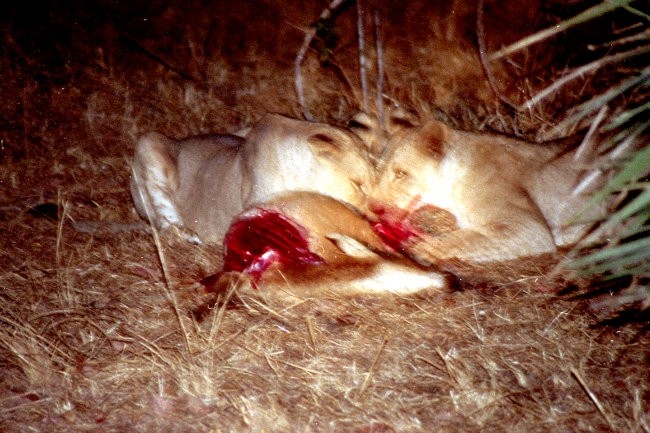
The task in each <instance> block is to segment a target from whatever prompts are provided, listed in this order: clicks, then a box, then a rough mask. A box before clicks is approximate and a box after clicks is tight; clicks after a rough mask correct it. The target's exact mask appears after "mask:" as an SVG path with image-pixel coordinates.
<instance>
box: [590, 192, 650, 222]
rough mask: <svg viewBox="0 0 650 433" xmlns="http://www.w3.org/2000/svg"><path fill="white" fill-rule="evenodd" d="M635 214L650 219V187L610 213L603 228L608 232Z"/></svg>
mask: <svg viewBox="0 0 650 433" xmlns="http://www.w3.org/2000/svg"><path fill="white" fill-rule="evenodd" d="M637 214H638V215H637ZM633 216H638V217H639V218H641V219H645V220H648V219H650V189H646V190H644V191H643V192H642V193H641V194H639V195H638V196H637V197H636V198H634V200H632V201H631V202H630V203H628V204H627V205H625V206H624V207H623V208H622V209H620V210H618V211H617V212H615V213H613V214H612V215H610V216H609V218H607V221H606V222H605V224H604V225H603V228H602V230H603V231H605V232H606V231H608V230H610V229H612V228H613V227H615V226H616V225H618V224H620V223H621V222H623V221H624V220H625V219H627V218H631V217H633Z"/></svg>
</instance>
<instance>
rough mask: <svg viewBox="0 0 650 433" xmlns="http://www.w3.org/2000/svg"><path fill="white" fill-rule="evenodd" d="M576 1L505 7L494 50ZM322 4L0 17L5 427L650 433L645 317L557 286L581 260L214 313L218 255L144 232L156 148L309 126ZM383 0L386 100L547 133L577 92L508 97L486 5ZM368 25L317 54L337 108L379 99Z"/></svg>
mask: <svg viewBox="0 0 650 433" xmlns="http://www.w3.org/2000/svg"><path fill="white" fill-rule="evenodd" d="M430 3H431V4H430ZM560 3H563V2H557V3H555V2H546V7H545V8H541V7H540V6H539V5H538V4H536V3H535V2H529V3H522V2H514V1H513V2H505V4H503V2H487V4H486V7H485V20H484V27H485V36H486V42H487V47H488V51H494V50H495V49H497V48H499V47H500V46H502V45H503V44H505V43H509V42H512V41H514V40H516V39H517V38H519V37H521V36H523V35H526V34H529V33H531V32H532V31H533V30H534V29H537V28H540V27H542V26H544V25H547V24H549V22H551V21H552V19H553V17H554V16H555V15H554V14H556V13H559V12H561V13H563V14H564V15H565V16H566V15H570V12H572V11H570V10H568V9H566V7H564V6H562V5H561V4H560ZM324 6H325V3H324V2H302V1H285V2H280V1H274V0H266V1H250V2H227V1H217V2H205V3H203V2H199V1H190V2H175V1H154V2H135V3H127V2H112V1H99V2H91V3H89V2H81V1H78V2H75V1H73V2H51V3H50V4H49V5H48V6H47V7H43V6H42V5H40V4H39V3H37V2H34V3H32V2H31V1H26V2H21V3H16V4H14V5H4V6H0V30H1V31H2V42H1V44H0V78H1V79H0V92H1V94H2V104H0V297H1V302H0V366H1V369H0V432H27V431H61V432H63V431H65V432H77V431H78V432H81V431H90V432H125V431H133V432H140V431H141V432H152V431H161V432H231V431H232V432H234V431H237V432H248V431H250V432H258V431H259V432H262V431H264V432H267V431H269V432H294V431H295V432H326V431H331V432H348V431H349V432H358V433H361V432H363V433H370V432H375V433H379V432H425V431H437V432H492V431H493V432H503V431H508V432H526V433H532V432H600V431H612V432H646V433H647V432H650V417H649V415H648V413H649V411H650V403H649V402H650V387H649V383H650V376H649V375H648V366H649V355H650V345H649V344H648V343H649V339H648V324H647V322H640V323H639V322H625V323H610V322H606V321H604V320H603V319H604V317H603V316H602V315H601V314H598V313H599V312H598V311H596V310H594V309H593V308H590V305H592V306H593V305H594V304H593V303H592V304H590V302H589V300H588V299H585V298H584V297H582V296H580V293H582V292H581V287H582V285H583V283H584V282H581V281H577V282H576V281H570V280H569V279H568V276H567V275H564V274H560V275H559V276H558V275H556V276H555V277H553V278H551V277H549V276H548V275H549V271H550V270H552V269H553V268H554V266H555V263H556V262H557V260H558V259H559V257H542V258H533V259H530V260H523V261H520V262H517V263H505V264H501V265H499V266H496V265H495V266H491V267H489V268H485V269H473V270H471V277H469V278H466V279H465V283H466V284H465V286H466V287H464V289H463V290H459V291H455V292H452V293H424V294H421V295H418V296H413V297H410V298H398V297H392V296H385V297H380V296H378V297H341V296H337V295H333V294H331V293H327V292H325V293H323V296H322V297H318V298H313V299H307V300H304V301H301V302H295V303H292V304H287V303H281V302H278V301H277V300H275V299H274V298H273V296H272V294H268V293H260V294H259V295H258V296H246V297H242V299H241V300H240V301H241V302H240V303H239V304H240V306H239V307H238V308H220V309H215V310H214V311H213V313H212V314H210V315H209V316H208V318H207V319H206V320H205V321H203V322H202V323H196V322H195V321H193V320H192V319H191V317H190V315H189V314H188V313H189V311H190V310H191V309H192V307H194V306H196V305H198V304H200V303H201V302H202V301H203V300H204V299H205V297H206V294H205V293H204V290H203V289H202V287H201V286H200V285H199V284H198V283H197V281H199V280H200V279H201V278H202V277H204V276H206V275H208V274H210V273H212V272H214V271H216V270H218V269H219V261H220V249H219V248H218V247H197V246H193V245H189V244H186V243H184V242H183V241H181V240H179V239H176V238H175V237H174V235H173V233H167V234H164V236H163V237H162V249H161V250H160V253H161V254H160V255H159V251H158V250H157V249H156V246H155V244H154V242H153V238H152V236H151V234H150V233H147V232H146V231H142V230H140V231H128V230H127V229H129V228H132V224H135V223H137V222H138V218H137V216H136V215H135V213H134V211H133V209H132V204H131V200H130V196H129V193H128V179H129V163H130V159H131V154H132V151H133V147H134V143H135V139H136V137H137V136H138V135H139V134H141V133H143V132H145V131H148V130H154V129H155V130H159V131H161V132H163V133H165V134H167V135H169V136H172V137H176V138H180V137H183V136H186V135H190V134H199V133H208V132H232V131H236V130H238V129H240V128H242V127H244V126H246V125H248V124H250V123H251V122H252V121H254V120H256V119H258V118H259V117H260V116H262V115H263V114H264V113H265V112H269V111H271V112H279V113H283V114H287V115H291V116H295V117H299V116H300V107H299V105H298V104H297V102H296V101H297V99H296V94H295V91H294V87H293V78H294V76H293V62H294V59H295V56H296V53H297V52H298V50H299V48H300V46H301V44H302V40H303V37H304V32H305V30H306V29H308V28H309V25H310V24H311V23H314V22H315V21H316V19H317V17H318V16H319V14H320V13H321V11H322V9H323V7H324ZM365 6H366V11H367V16H366V21H367V23H368V24H367V31H368V33H369V34H370V37H369V40H368V43H369V44H371V45H372V44H374V39H373V38H372V37H371V35H372V33H373V32H374V29H373V26H372V17H373V15H372V11H373V10H375V9H376V10H377V11H378V13H379V16H380V18H381V23H382V24H381V27H380V32H381V40H382V43H383V48H384V56H383V58H384V68H385V75H386V84H385V87H384V92H385V93H386V95H387V96H388V99H389V100H391V99H392V100H393V101H398V102H400V103H403V104H407V106H409V107H411V108H413V109H415V110H417V111H419V112H420V113H421V114H431V115H436V116H438V117H440V118H443V119H445V120H447V121H448V122H450V123H451V124H453V125H455V126H457V127H464V128H469V129H496V130H501V131H503V132H510V133H513V132H516V133H519V134H522V135H524V136H532V135H533V134H534V133H535V132H536V131H538V130H540V129H543V128H545V127H548V126H549V125H550V124H552V123H553V121H554V119H555V118H556V115H557V113H558V111H559V108H558V107H561V106H562V104H563V103H566V102H567V101H566V100H563V98H556V99H555V100H554V101H553V102H552V103H549V104H548V105H547V106H545V107H544V109H540V110H538V111H535V112H529V113H528V114H527V115H525V116H522V115H519V116H512V115H511V114H510V113H508V112H507V110H503V109H497V106H498V105H497V104H496V98H495V96H494V93H493V92H492V91H491V90H490V87H489V85H488V83H487V82H486V80H485V78H484V76H485V75H484V73H483V71H482V69H481V66H480V63H479V61H478V56H477V49H476V42H475V38H476V36H475V35H476V22H475V4H474V2H469V1H449V2H435V3H434V2H426V1H421V2H420V1H413V2H409V4H408V5H406V4H405V3H404V2H394V4H392V3H391V4H385V3H384V2H377V4H374V3H372V2H370V1H369V2H367V4H366V5H365ZM576 7H577V6H576ZM563 8H564V9H563ZM355 20H356V15H355V8H354V5H349V6H348V7H347V8H344V9H343V10H342V11H341V12H340V14H338V16H336V19H335V20H334V24H333V25H331V26H324V27H325V30H324V33H323V34H322V35H323V36H324V37H323V38H322V39H321V40H319V41H316V42H315V43H314V44H313V45H312V47H313V50H312V51H311V52H310V53H309V54H308V56H307V58H306V60H305V62H304V65H303V73H304V76H305V91H306V97H307V105H308V107H309V108H310V110H311V112H312V113H313V114H314V116H315V117H316V118H317V119H319V120H322V121H329V122H334V123H344V122H345V121H346V120H347V119H348V118H349V117H350V116H351V115H352V114H354V113H355V112H356V111H358V110H359V109H360V108H361V106H360V102H359V101H360V90H359V89H360V85H359V74H358V54H357V39H356V30H355V27H354V25H355ZM333 32H335V33H336V35H338V39H336V40H334V39H332V38H331V37H330V38H329V39H330V40H331V41H333V42H334V41H335V42H336V43H335V44H333V43H332V44H328V43H326V42H325V40H326V39H328V38H327V37H325V36H328V35H329V36H332V34H333ZM573 38H574V39H569V38H568V37H567V39H565V40H561V41H555V42H556V43H555V45H553V44H550V45H545V46H544V47H543V48H540V49H538V50H531V51H529V52H527V54H521V55H516V56H513V57H512V58H511V59H510V60H508V61H503V62H496V63H495V64H493V65H492V66H493V73H494V74H495V78H496V82H497V84H498V86H499V88H500V90H501V92H502V93H503V95H504V96H506V97H507V98H510V99H512V100H520V99H521V98H523V97H525V96H527V95H529V94H530V92H531V91H533V90H534V89H535V88H539V86H541V85H542V84H543V83H544V82H545V81H544V80H547V79H549V74H550V73H551V71H552V70H553V68H551V67H550V65H553V64H552V63H551V62H552V61H558V59H562V58H563V57H562V56H563V55H564V54H565V53H566V51H567V50H565V47H567V46H568V47H571V48H570V49H571V50H574V49H577V48H576V44H575V43H576V41H580V33H578V34H577V36H575V35H574V36H573ZM330 45H331V49H330ZM371 57H372V56H371ZM319 60H322V61H323V62H326V63H327V65H324V64H322V63H323V62H320V61H319ZM563 66H564V65H562V64H561V61H560V64H559V65H554V67H557V68H561V67H563ZM375 73H376V71H375V69H373V68H371V70H370V76H371V77H375V76H376V75H373V74H375ZM373 80H374V79H373ZM371 84H372V85H373V86H374V84H375V83H374V81H373V82H372V83H371ZM594 85H595V84H594ZM587 87H589V86H585V88H587ZM583 91H584V90H583ZM578 93H579V91H575V92H574V93H572V94H569V95H566V96H565V98H566V99H567V100H571V98H574V97H576V94H578ZM373 97H374V96H373ZM161 257H162V261H164V264H165V266H161ZM595 305H597V304H595Z"/></svg>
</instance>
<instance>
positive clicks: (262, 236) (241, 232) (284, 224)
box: [222, 209, 325, 283]
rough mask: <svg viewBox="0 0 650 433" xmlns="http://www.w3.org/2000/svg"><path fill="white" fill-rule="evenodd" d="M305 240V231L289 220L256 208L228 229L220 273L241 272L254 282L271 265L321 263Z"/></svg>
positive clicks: (273, 212) (320, 258)
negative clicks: (255, 210) (254, 211)
mask: <svg viewBox="0 0 650 433" xmlns="http://www.w3.org/2000/svg"><path fill="white" fill-rule="evenodd" d="M307 238H308V232H307V230H306V229H305V228H304V227H302V226H300V225H299V224H298V223H296V222H295V221H293V220H291V219H290V218H289V217H287V216H285V215H282V214H281V213H279V212H276V211H270V210H264V209H260V210H259V212H258V213H256V214H255V215H252V216H244V217H242V218H239V219H237V220H235V222H233V224H232V225H231V226H230V229H229V230H228V233H226V238H225V247H226V253H225V256H224V266H223V271H222V272H230V271H236V272H243V273H246V274H248V275H250V276H251V277H252V278H253V282H254V283H255V282H257V281H259V279H260V278H261V277H262V274H263V273H264V271H266V270H267V269H268V268H269V266H271V265H272V264H274V263H279V264H280V265H282V266H288V267H295V266H304V265H318V264H322V263H325V260H323V258H322V257H320V256H319V255H318V254H315V253H313V252H311V251H310V250H309V242H308V241H307Z"/></svg>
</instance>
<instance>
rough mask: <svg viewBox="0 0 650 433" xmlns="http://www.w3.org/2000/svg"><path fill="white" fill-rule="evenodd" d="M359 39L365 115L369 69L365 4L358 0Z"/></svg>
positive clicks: (365, 110)
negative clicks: (364, 18) (364, 22)
mask: <svg viewBox="0 0 650 433" xmlns="http://www.w3.org/2000/svg"><path fill="white" fill-rule="evenodd" d="M357 39H358V43H359V76H360V79H361V99H362V104H363V105H362V109H363V112H364V113H367V112H368V67H367V64H366V63H367V61H368V58H367V56H366V39H365V26H364V25H363V4H362V0H357Z"/></svg>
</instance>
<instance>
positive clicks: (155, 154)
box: [131, 114, 375, 243]
mask: <svg viewBox="0 0 650 433" xmlns="http://www.w3.org/2000/svg"><path fill="white" fill-rule="evenodd" d="M240 135H243V136H238V135H212V136H199V137H191V138H188V139H185V140H181V141H175V140H172V139H170V138H167V137H165V136H164V135H162V134H159V133H156V132H151V133H148V134H145V135H144V136H142V137H141V138H140V139H139V141H138V143H137V146H136V150H135V158H134V161H133V166H132V177H131V195H132V197H133V201H134V203H135V207H136V210H137V211H138V213H139V214H140V215H141V216H142V217H143V218H145V219H149V220H150V221H151V222H152V223H153V224H154V225H155V226H156V227H158V228H159V229H165V228H167V227H170V226H174V227H177V228H179V229H181V230H182V231H183V232H184V233H185V234H186V235H187V237H188V239H190V240H193V241H194V242H197V243H201V242H204V243H220V242H221V241H222V240H223V238H224V236H225V234H226V231H227V230H228V228H229V227H230V224H231V222H232V220H233V218H234V217H235V216H236V215H238V214H240V213H241V212H243V211H244V210H245V209H247V208H249V207H250V206H252V205H253V204H256V203H262V202H265V201H267V200H269V199H271V198H272V197H273V196H274V195H275V194H278V193H282V192H284V191H311V192H317V193H321V194H325V195H328V196H330V197H333V198H334V199H337V200H339V201H341V202H344V203H346V204H348V205H350V206H352V207H355V208H357V209H360V210H362V211H363V210H365V209H366V204H367V201H366V191H364V188H366V186H367V185H369V184H370V183H372V181H373V178H374V175H375V172H374V168H373V166H372V164H371V163H370V159H369V156H368V149H367V148H366V147H365V145H364V143H363V142H362V141H361V140H360V139H359V138H358V137H357V136H356V135H355V134H354V133H352V132H351V131H349V130H346V129H344V128H337V127H333V126H330V125H326V124H320V123H311V122H306V121H300V120H295V119H290V118H287V117H284V116H281V115H277V114H267V115H265V116H264V117H263V118H262V119H261V120H260V121H259V122H258V123H257V124H255V125H254V126H253V127H252V128H250V130H248V131H247V132H246V133H242V134H240ZM314 211H315V212H317V209H315V210H314Z"/></svg>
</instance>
